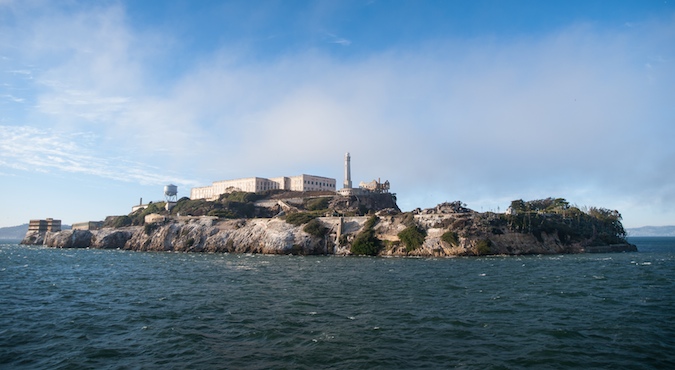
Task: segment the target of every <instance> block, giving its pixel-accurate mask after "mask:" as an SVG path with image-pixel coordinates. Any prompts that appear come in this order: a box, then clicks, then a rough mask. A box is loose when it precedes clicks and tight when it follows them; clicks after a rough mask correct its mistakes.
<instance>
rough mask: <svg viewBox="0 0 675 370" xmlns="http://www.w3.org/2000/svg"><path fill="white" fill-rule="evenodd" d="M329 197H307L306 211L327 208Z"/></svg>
mask: <svg viewBox="0 0 675 370" xmlns="http://www.w3.org/2000/svg"><path fill="white" fill-rule="evenodd" d="M330 199H331V198H328V197H321V198H314V199H307V200H306V201H305V208H306V209H307V210H308V211H321V210H324V209H328V203H329V202H330Z"/></svg>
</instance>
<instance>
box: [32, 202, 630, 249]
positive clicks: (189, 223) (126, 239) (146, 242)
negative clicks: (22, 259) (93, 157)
mask: <svg viewBox="0 0 675 370" xmlns="http://www.w3.org/2000/svg"><path fill="white" fill-rule="evenodd" d="M369 218H370V217H368V216H362V217H320V218H318V220H319V221H320V222H321V224H322V225H323V226H324V227H325V228H326V229H327V232H326V233H325V234H324V235H323V236H313V235H310V234H308V233H307V232H305V231H304V230H303V226H293V225H291V224H288V223H287V222H286V221H284V220H283V219H281V218H253V219H234V220H218V219H214V218H213V217H192V218H185V217H184V218H182V219H172V220H168V221H166V222H163V223H161V224H146V225H145V226H127V227H122V228H103V229H101V230H93V231H88V230H74V231H72V230H66V231H60V232H56V233H46V234H45V235H42V236H40V235H33V234H31V235H28V234H27V235H26V238H25V239H24V241H23V242H22V243H24V244H42V245H46V246H49V247H54V248H87V247H91V248H101V249H126V250H137V251H179V252H216V253H223V252H228V253H264V254H303V255H309V254H342V255H347V254H350V253H351V252H350V247H351V245H352V243H353V242H354V240H355V239H356V236H357V235H359V233H360V232H362V231H363V229H364V225H365V224H366V221H367V220H368V219H369ZM411 224H414V225H416V226H417V227H418V228H419V230H421V231H423V232H424V233H425V234H426V235H425V236H424V240H423V242H422V244H421V245H419V246H417V247H416V248H406V247H407V246H406V245H405V244H404V243H403V242H402V241H401V240H400V238H399V236H398V235H399V233H400V232H401V231H403V230H405V229H406V227H408V226H410V225H411ZM373 231H374V233H375V236H376V237H377V239H378V240H379V241H381V245H382V249H381V250H380V252H379V254H380V255H383V256H435V257H447V256H472V255H484V254H505V255H520V254H559V253H584V252H602V253H604V252H623V251H636V250H637V249H636V248H635V246H633V245H630V244H621V245H604V246H598V245H592V240H590V239H587V240H576V241H573V242H570V241H569V240H565V241H563V240H561V238H560V236H559V235H558V234H557V232H553V233H548V234H547V233H545V232H542V233H541V234H536V235H534V234H531V233H520V232H514V231H510V230H509V229H508V228H507V227H506V226H500V227H494V226H492V224H491V223H490V222H489V219H488V221H486V219H485V217H483V216H482V215H481V214H478V213H475V212H467V211H461V212H454V211H451V210H448V209H443V208H439V209H437V210H432V211H428V212H421V213H420V214H416V215H413V214H411V213H408V214H390V213H388V212H382V213H381V216H380V217H379V218H378V219H377V221H376V223H375V226H374V227H373ZM450 231H452V232H453V233H455V235H456V239H454V240H453V241H452V242H447V241H444V239H445V240H447V238H444V234H447V233H448V232H450Z"/></svg>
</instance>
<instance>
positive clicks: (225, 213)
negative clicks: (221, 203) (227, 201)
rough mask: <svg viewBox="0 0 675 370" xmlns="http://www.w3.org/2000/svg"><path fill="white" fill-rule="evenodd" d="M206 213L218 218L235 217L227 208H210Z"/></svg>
mask: <svg viewBox="0 0 675 370" xmlns="http://www.w3.org/2000/svg"><path fill="white" fill-rule="evenodd" d="M206 215H207V216H216V217H218V218H237V215H236V214H235V213H234V212H232V211H230V210H229V209H212V210H210V211H209V213H207V214H206Z"/></svg>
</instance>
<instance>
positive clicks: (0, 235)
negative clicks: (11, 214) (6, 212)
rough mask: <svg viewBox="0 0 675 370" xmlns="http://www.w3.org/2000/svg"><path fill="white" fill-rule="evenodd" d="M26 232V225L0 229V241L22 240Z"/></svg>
mask: <svg viewBox="0 0 675 370" xmlns="http://www.w3.org/2000/svg"><path fill="white" fill-rule="evenodd" d="M26 232H28V224H23V225H19V226H10V227H0V239H9V240H13V239H19V240H21V239H23V237H24V236H26Z"/></svg>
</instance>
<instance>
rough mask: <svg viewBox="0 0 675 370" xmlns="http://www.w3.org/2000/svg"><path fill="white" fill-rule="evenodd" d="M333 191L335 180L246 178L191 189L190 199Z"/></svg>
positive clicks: (306, 177)
mask: <svg viewBox="0 0 675 370" xmlns="http://www.w3.org/2000/svg"><path fill="white" fill-rule="evenodd" d="M276 189H280V190H292V191H335V179H332V178H329V177H322V176H314V175H299V176H291V177H274V178H269V179H268V178H264V177H247V178H243V179H235V180H223V181H215V182H214V183H213V184H212V185H210V186H202V187H198V188H192V189H191V190H190V199H193V200H194V199H206V200H216V199H218V197H220V195H222V194H225V193H231V192H233V191H245V192H250V193H257V192H260V191H265V190H276Z"/></svg>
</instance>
